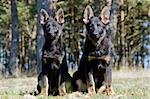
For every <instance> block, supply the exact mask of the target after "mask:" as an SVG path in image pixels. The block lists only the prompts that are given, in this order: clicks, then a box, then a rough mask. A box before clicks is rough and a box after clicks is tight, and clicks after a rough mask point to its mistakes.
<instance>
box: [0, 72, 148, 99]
mask: <svg viewBox="0 0 150 99" xmlns="http://www.w3.org/2000/svg"><path fill="white" fill-rule="evenodd" d="M36 84H37V78H36V77H30V78H27V77H24V78H16V79H1V80H0V99H45V98H46V99H53V98H55V99H150V71H143V70H139V71H128V70H126V71H114V72H113V82H112V85H113V88H114V91H115V92H116V95H114V96H105V95H102V94H101V95H99V94H96V95H93V96H91V97H90V96H88V95H87V94H82V93H77V92H76V93H72V94H67V95H65V96H64V97H60V96H57V97H52V96H49V97H44V96H36V97H35V96H31V95H29V94H28V93H30V92H33V91H34V90H36Z"/></svg>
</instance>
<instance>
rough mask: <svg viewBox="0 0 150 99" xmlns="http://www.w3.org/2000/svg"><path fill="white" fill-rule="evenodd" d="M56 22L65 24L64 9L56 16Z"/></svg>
mask: <svg viewBox="0 0 150 99" xmlns="http://www.w3.org/2000/svg"><path fill="white" fill-rule="evenodd" d="M55 18H56V20H57V22H58V23H61V24H62V23H64V11H63V9H62V8H60V9H59V10H58V11H57V12H56V16H55Z"/></svg>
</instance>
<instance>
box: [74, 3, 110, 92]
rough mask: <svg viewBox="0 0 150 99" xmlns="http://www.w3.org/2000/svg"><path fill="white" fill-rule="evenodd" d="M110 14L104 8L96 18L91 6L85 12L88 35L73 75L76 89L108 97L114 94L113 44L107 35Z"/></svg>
mask: <svg viewBox="0 0 150 99" xmlns="http://www.w3.org/2000/svg"><path fill="white" fill-rule="evenodd" d="M109 16H110V12H109V9H108V8H107V7H104V8H103V10H102V12H101V15H100V17H95V16H94V14H93V11H92V8H91V7H90V6H87V7H86V9H85V11H84V19H83V21H84V23H85V25H86V29H87V34H86V40H85V44H84V51H83V55H82V58H81V61H80V65H79V68H78V70H77V71H76V72H75V73H74V74H73V79H74V82H75V84H74V89H75V90H78V91H87V92H88V93H89V94H94V93H95V92H98V93H103V92H105V93H106V94H107V95H110V94H113V90H112V87H111V80H112V71H111V70H112V67H111V50H110V49H111V47H110V46H111V45H110V44H111V43H110V36H109V35H108V34H107V24H108V23H109Z"/></svg>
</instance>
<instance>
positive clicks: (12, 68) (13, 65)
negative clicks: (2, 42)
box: [8, 0, 19, 76]
mask: <svg viewBox="0 0 150 99" xmlns="http://www.w3.org/2000/svg"><path fill="white" fill-rule="evenodd" d="M11 23H12V27H11V29H12V43H11V51H10V60H9V65H8V67H9V73H10V75H12V76H17V75H18V55H19V53H18V52H19V50H18V48H19V31H18V15H17V6H16V0H11Z"/></svg>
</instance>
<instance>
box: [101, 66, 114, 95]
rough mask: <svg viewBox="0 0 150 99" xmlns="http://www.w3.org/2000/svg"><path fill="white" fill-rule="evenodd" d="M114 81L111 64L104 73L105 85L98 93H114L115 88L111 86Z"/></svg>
mask: <svg viewBox="0 0 150 99" xmlns="http://www.w3.org/2000/svg"><path fill="white" fill-rule="evenodd" d="M111 82H112V67H111V66H110V65H109V66H108V67H106V71H105V73H104V85H103V86H102V87H101V88H100V89H99V91H98V93H104V94H106V95H114V94H115V93H114V91H113V88H112V86H111Z"/></svg>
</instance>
